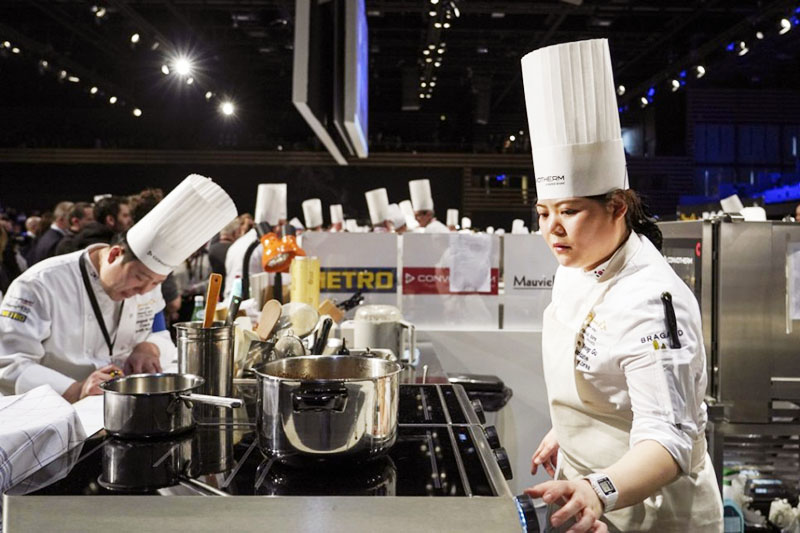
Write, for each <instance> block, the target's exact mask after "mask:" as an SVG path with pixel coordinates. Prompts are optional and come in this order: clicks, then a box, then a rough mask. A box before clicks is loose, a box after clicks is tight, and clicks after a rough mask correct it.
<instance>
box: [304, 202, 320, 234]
mask: <svg viewBox="0 0 800 533" xmlns="http://www.w3.org/2000/svg"><path fill="white" fill-rule="evenodd" d="M303 218H304V219H305V221H306V227H307V228H309V229H311V228H316V227H317V226H321V225H322V200H320V199H319V198H310V199H308V200H305V201H304V202H303Z"/></svg>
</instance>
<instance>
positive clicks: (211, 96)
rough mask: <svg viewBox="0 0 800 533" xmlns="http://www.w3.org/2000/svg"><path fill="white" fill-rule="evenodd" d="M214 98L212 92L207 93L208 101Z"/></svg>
mask: <svg viewBox="0 0 800 533" xmlns="http://www.w3.org/2000/svg"><path fill="white" fill-rule="evenodd" d="M213 97H214V93H212V92H211V91H207V92H206V100H211V99H212V98H213Z"/></svg>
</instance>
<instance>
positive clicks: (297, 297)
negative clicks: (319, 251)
mask: <svg viewBox="0 0 800 533" xmlns="http://www.w3.org/2000/svg"><path fill="white" fill-rule="evenodd" d="M289 273H290V274H291V276H292V281H291V283H290V294H291V296H290V298H291V300H292V301H293V302H303V303H306V304H308V305H310V306H311V307H313V308H314V309H316V308H317V307H319V282H320V279H319V278H320V275H319V258H317V257H302V256H300V257H295V258H294V259H293V260H292V265H291V267H289Z"/></svg>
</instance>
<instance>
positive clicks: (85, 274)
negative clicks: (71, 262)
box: [78, 257, 125, 355]
mask: <svg viewBox="0 0 800 533" xmlns="http://www.w3.org/2000/svg"><path fill="white" fill-rule="evenodd" d="M78 263H79V264H80V267H81V277H82V278H83V286H84V287H86V292H87V293H89V301H90V302H91V303H92V311H94V317H95V318H96V319H97V323H98V324H99V325H100V331H102V332H103V338H104V339H105V341H106V346H108V355H114V343H116V342H117V337H116V336H114V340H111V336H110V335H109V334H108V330H107V329H106V322H105V320H103V313H101V312H100V306H99V305H98V303H97V297H96V296H95V295H94V290H92V283H91V281H89V273H88V272H87V271H86V263H85V262H84V261H83V257H81V258H80V259H79V260H78ZM124 305H125V300H123V301H122V306H120V308H119V311H120V317H121V316H122V307H123V306H124ZM117 334H119V331H117Z"/></svg>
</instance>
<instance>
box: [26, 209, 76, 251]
mask: <svg viewBox="0 0 800 533" xmlns="http://www.w3.org/2000/svg"><path fill="white" fill-rule="evenodd" d="M72 206H73V204H72V202H59V203H58V205H56V208H55V209H54V210H53V223H52V224H50V227H49V228H48V229H47V231H45V232H43V233H42V235H41V237H39V238H38V239H36V243H35V244H34V245H33V250H32V251H31V254H30V256H29V257H28V258H27V259H28V265H29V266H31V265H35V264H36V263H38V262H39V261H41V260H42V259H47V258H48V257H52V256H53V255H55V253H56V246H58V243H59V242H60V241H61V239H63V238H64V236H65V235H66V234H67V231H68V230H69V215H70V211H72Z"/></svg>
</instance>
